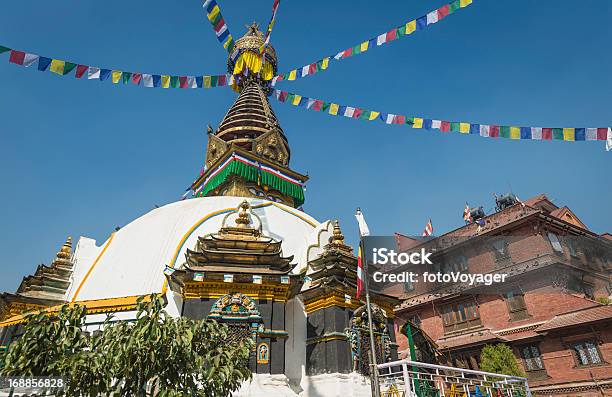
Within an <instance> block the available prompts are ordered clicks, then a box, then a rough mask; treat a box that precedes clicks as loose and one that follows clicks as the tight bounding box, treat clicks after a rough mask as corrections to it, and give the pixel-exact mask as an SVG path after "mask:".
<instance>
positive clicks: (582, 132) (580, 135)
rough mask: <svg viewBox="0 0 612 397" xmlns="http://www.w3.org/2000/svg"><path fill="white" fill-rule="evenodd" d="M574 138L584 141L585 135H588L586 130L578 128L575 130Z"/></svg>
mask: <svg viewBox="0 0 612 397" xmlns="http://www.w3.org/2000/svg"><path fill="white" fill-rule="evenodd" d="M574 131H575V132H574V140H575V141H584V140H585V135H586V131H585V129H584V128H576V129H575V130H574Z"/></svg>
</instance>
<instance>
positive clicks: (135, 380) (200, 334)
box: [0, 294, 252, 397]
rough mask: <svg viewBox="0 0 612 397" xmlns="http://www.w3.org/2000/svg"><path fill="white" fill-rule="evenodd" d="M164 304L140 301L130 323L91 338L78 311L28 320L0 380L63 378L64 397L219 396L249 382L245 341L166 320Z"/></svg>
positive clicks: (216, 328) (214, 326)
mask: <svg viewBox="0 0 612 397" xmlns="http://www.w3.org/2000/svg"><path fill="white" fill-rule="evenodd" d="M163 304H164V302H163V299H162V298H161V297H159V296H157V295H155V294H153V295H150V296H149V297H148V299H143V298H141V299H139V301H138V314H137V317H136V320H135V321H133V322H126V321H114V319H113V318H112V317H109V318H107V320H106V322H105V324H104V325H103V330H102V331H101V332H94V333H93V335H89V334H88V333H86V332H84V325H85V308H83V307H81V306H72V307H69V306H68V305H65V306H63V307H62V308H61V309H60V311H59V312H58V313H57V314H53V315H49V314H48V313H38V314H33V315H30V316H29V317H28V318H27V322H26V324H25V325H24V333H23V335H22V336H21V337H20V338H18V339H17V340H16V341H15V342H14V343H13V344H11V346H10V347H9V349H8V352H7V353H6V355H5V356H4V357H3V363H2V364H3V365H4V367H3V368H2V369H0V375H4V376H11V375H12V376H16V375H21V376H24V375H29V376H62V377H63V378H64V379H65V380H66V382H67V387H66V389H65V390H64V391H63V393H64V394H65V395H69V396H98V395H100V394H104V393H114V394H113V395H115V396H138V397H140V396H143V397H144V396H159V397H175V396H177V397H178V396H211V397H221V396H228V395H229V394H230V393H231V392H232V391H233V390H236V389H237V388H238V387H239V386H240V384H241V383H242V382H243V381H245V380H248V379H250V377H251V371H250V370H249V368H248V359H249V355H250V351H251V349H252V341H251V340H250V339H245V340H242V341H240V342H236V343H227V342H226V341H228V336H229V335H228V329H227V327H226V326H225V325H221V324H218V323H216V322H214V321H193V320H190V319H186V318H172V317H171V316H169V315H168V314H167V313H166V312H165V311H164V310H163ZM0 367H2V365H0Z"/></svg>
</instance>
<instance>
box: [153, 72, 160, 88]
mask: <svg viewBox="0 0 612 397" xmlns="http://www.w3.org/2000/svg"><path fill="white" fill-rule="evenodd" d="M153 87H161V76H160V75H158V74H154V75H153Z"/></svg>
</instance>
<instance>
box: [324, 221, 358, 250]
mask: <svg viewBox="0 0 612 397" xmlns="http://www.w3.org/2000/svg"><path fill="white" fill-rule="evenodd" d="M333 225H334V229H333V231H332V235H331V237H330V238H329V244H327V246H326V247H325V248H326V249H339V250H341V251H345V252H352V249H351V247H349V246H348V245H346V243H345V242H344V235H343V234H342V230H340V222H338V220H335V221H333Z"/></svg>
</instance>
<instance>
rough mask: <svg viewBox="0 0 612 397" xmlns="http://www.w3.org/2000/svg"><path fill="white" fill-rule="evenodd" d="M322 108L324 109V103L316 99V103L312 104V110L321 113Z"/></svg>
mask: <svg viewBox="0 0 612 397" xmlns="http://www.w3.org/2000/svg"><path fill="white" fill-rule="evenodd" d="M322 107H323V101H321V100H319V99H315V101H314V103H313V104H312V110H316V111H317V112H319V111H321V108H322Z"/></svg>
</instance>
